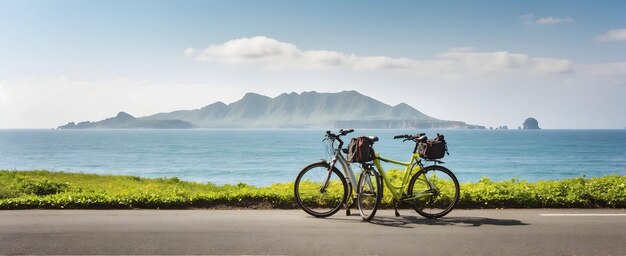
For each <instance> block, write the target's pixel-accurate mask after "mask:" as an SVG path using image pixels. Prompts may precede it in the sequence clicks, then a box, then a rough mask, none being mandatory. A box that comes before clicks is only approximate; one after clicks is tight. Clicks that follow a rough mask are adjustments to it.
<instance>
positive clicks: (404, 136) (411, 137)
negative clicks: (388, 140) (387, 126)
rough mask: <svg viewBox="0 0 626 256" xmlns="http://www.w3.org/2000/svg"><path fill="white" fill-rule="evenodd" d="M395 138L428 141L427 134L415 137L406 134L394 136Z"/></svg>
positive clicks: (419, 134)
mask: <svg viewBox="0 0 626 256" xmlns="http://www.w3.org/2000/svg"><path fill="white" fill-rule="evenodd" d="M393 138H394V139H404V140H405V141H407V140H412V141H425V140H426V134H425V133H418V134H415V135H408V134H404V135H396V136H393Z"/></svg>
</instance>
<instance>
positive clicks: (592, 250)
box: [0, 209, 626, 255]
mask: <svg viewBox="0 0 626 256" xmlns="http://www.w3.org/2000/svg"><path fill="white" fill-rule="evenodd" d="M353 212H354V211H353ZM401 214H402V216H400V217H395V216H394V214H393V211H382V212H380V213H379V214H377V218H376V219H375V220H374V221H373V222H372V223H367V222H362V221H361V218H360V216H357V215H355V214H353V215H352V216H345V214H344V212H339V213H338V214H336V215H335V216H334V217H331V218H326V219H317V218H313V217H309V216H308V215H306V214H305V213H304V212H303V211H300V210H25V211H22V210H15V211H0V254H288V255H293V254H297V255H301V254H304V255H365V254H367V255H374V254H378V255H433V254H435V255H554V254H559V255H563V254H566V255H574V254H575V255H626V211H625V210H620V209H618V210H583V209H556V210H555V209H533V210H454V211H453V212H452V213H451V214H449V215H448V216H446V217H444V218H442V219H437V220H430V219H425V218H422V217H420V216H418V215H417V214H416V213H415V212H412V211H410V210H402V211H401ZM541 214H556V215H548V216H546V215H541ZM562 214H565V215H562ZM567 214H583V215H575V216H571V215H567ZM605 214H608V215H605Z"/></svg>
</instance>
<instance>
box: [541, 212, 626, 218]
mask: <svg viewBox="0 0 626 256" xmlns="http://www.w3.org/2000/svg"><path fill="white" fill-rule="evenodd" d="M539 215H540V216H544V217H589V216H600V217H610V216H626V213H541V214H539Z"/></svg>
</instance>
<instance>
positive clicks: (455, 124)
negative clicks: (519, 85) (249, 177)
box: [60, 91, 481, 128]
mask: <svg viewBox="0 0 626 256" xmlns="http://www.w3.org/2000/svg"><path fill="white" fill-rule="evenodd" d="M124 114H125V113H124ZM128 116H130V115H128ZM130 117H131V118H132V119H129V118H128V117H127V116H124V115H122V116H120V115H118V116H117V117H116V118H115V120H114V121H115V122H113V121H110V120H109V119H106V120H103V121H100V122H95V123H94V122H88V123H87V124H91V125H86V126H85V125H83V126H85V128H90V127H93V126H97V127H99V128H100V127H103V128H106V127H108V128H120V127H128V126H142V127H145V126H147V125H155V124H156V125H157V126H158V124H162V125H169V126H172V125H173V123H172V121H173V120H177V121H180V122H181V123H179V124H180V125H183V124H189V125H190V126H193V127H200V128H320V127H354V128H412V127H420V128H481V127H478V126H471V125H467V124H465V123H463V122H460V121H445V120H439V119H436V118H433V117H430V116H427V115H425V114H423V113H421V112H419V111H417V110H416V109H415V108H413V107H411V106H409V105H407V104H405V103H401V104H398V105H396V106H390V105H387V104H385V103H382V102H380V101H378V100H375V99H373V98H371V97H368V96H365V95H362V94H360V93H358V92H356V91H343V92H339V93H317V92H303V93H302V94H297V93H288V94H287V93H283V94H281V95H279V96H277V97H275V98H270V97H267V96H263V95H260V94H256V93H247V94H246V95H244V97H243V98H241V99H240V100H238V101H236V102H233V103H231V104H228V105H226V104H224V103H222V102H216V103H213V104H210V105H207V106H205V107H203V108H200V109H194V110H179V111H174V112H169V113H159V114H155V115H151V116H146V117H142V118H136V119H135V118H134V117H132V116H130ZM124 118H126V119H128V120H126V121H125V122H122V123H121V124H118V122H121V121H122V119H124ZM133 119H135V120H133ZM107 120H109V121H107ZM157 121H158V122H164V123H158V122H157ZM165 121H167V122H165ZM142 122H144V123H142ZM155 122H157V123H155ZM83 123H85V122H83ZM83 123H79V124H78V125H75V126H71V125H69V124H68V125H67V126H68V127H65V126H63V127H60V128H81V127H79V126H80V125H81V124H83ZM94 124H97V125H94ZM154 128H159V127H154Z"/></svg>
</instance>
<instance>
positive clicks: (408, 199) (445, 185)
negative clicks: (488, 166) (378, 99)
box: [357, 133, 460, 221]
mask: <svg viewBox="0 0 626 256" xmlns="http://www.w3.org/2000/svg"><path fill="white" fill-rule="evenodd" d="M394 139H404V141H414V142H415V148H414V149H413V154H412V156H411V160H410V161H409V162H401V161H396V160H393V159H389V158H385V157H382V156H380V154H378V153H376V154H375V157H374V159H373V161H372V162H373V163H363V164H362V167H363V171H362V172H361V175H360V177H359V181H358V187H357V191H358V192H357V193H358V194H357V205H358V208H359V212H360V213H361V217H362V218H363V219H364V220H366V221H370V220H372V219H373V218H374V215H376V210H377V209H378V207H379V205H380V202H381V199H382V197H383V186H386V187H387V188H388V189H389V191H390V192H391V195H392V198H393V205H394V210H395V214H396V216H400V214H399V213H398V204H399V203H400V202H405V203H409V204H412V205H413V208H414V209H415V211H416V212H417V213H418V214H420V215H422V216H424V217H426V218H440V217H443V216H445V215H446V214H448V213H450V211H452V209H454V207H455V206H456V204H457V203H458V201H459V194H460V189H459V182H458V180H457V178H456V176H455V175H454V173H452V171H450V170H449V169H447V168H445V167H443V166H441V165H440V164H442V163H443V162H442V161H440V160H437V159H429V158H422V157H423V155H420V153H418V147H420V145H422V146H424V143H429V141H428V140H427V137H426V136H425V134H423V133H420V134H417V135H397V136H394ZM373 143H374V141H372V145H373ZM424 157H425V156H424ZM381 161H382V162H387V163H392V164H396V165H401V166H405V171H404V175H403V177H402V180H401V182H400V184H394V183H393V182H392V181H391V177H389V175H388V174H387V173H385V170H384V169H383V167H382V165H381ZM424 162H433V163H434V164H433V165H429V166H424V165H423V163H424ZM374 167H375V168H374ZM411 174H413V176H411ZM383 182H384V183H383Z"/></svg>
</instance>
